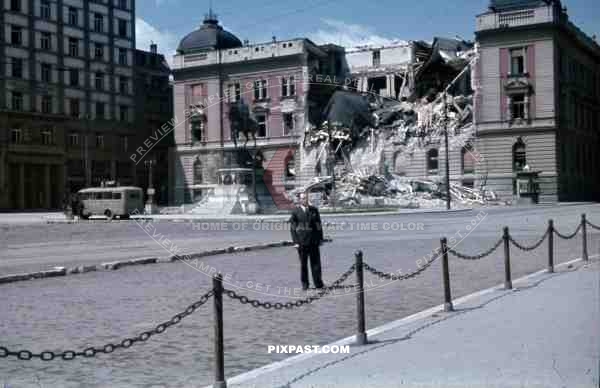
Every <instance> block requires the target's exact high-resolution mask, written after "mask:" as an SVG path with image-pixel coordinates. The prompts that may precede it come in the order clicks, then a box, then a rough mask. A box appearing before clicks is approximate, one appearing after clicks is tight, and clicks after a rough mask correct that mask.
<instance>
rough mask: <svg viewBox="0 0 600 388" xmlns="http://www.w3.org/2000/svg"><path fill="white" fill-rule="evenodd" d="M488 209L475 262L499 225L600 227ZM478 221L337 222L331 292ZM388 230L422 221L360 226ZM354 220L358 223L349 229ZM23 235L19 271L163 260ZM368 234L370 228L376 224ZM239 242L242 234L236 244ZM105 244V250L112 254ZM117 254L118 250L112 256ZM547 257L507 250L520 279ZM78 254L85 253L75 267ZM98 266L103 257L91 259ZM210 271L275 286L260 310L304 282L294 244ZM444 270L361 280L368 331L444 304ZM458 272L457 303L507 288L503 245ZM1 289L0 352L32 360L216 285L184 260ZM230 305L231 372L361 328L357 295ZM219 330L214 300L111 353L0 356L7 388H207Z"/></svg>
mask: <svg viewBox="0 0 600 388" xmlns="http://www.w3.org/2000/svg"><path fill="white" fill-rule="evenodd" d="M485 212H486V214H487V215H486V216H485V217H484V218H481V217H480V220H479V221H480V222H478V223H477V221H476V224H477V227H476V228H473V227H471V229H472V231H471V233H470V234H469V235H468V237H466V238H465V239H464V241H463V242H462V243H461V244H460V245H458V246H457V247H456V249H457V250H459V251H461V252H464V253H468V254H475V253H479V252H481V251H482V250H485V249H487V248H489V247H490V246H491V245H492V244H493V243H494V242H495V241H496V240H497V239H498V238H499V237H500V233H501V227H502V226H503V225H510V226H511V233H512V234H513V236H514V237H515V238H517V239H518V240H519V241H520V242H523V243H527V244H532V243H533V242H535V240H536V239H537V238H539V237H540V236H541V235H542V234H543V232H544V228H545V227H546V224H547V219H548V218H550V217H552V218H554V220H555V225H556V227H557V228H558V229H559V230H560V231H561V232H562V233H570V232H571V231H573V230H574V229H575V227H576V225H577V223H578V222H579V216H580V214H581V213H583V212H585V213H587V215H588V219H590V220H591V221H592V222H595V223H600V206H564V207H563V206H561V207H539V208H527V209H512V208H511V209H489V210H485ZM477 214H478V212H468V213H455V214H451V215H450V214H449V215H440V214H431V215H426V214H424V215H411V216H393V217H356V218H344V219H343V220H342V219H341V218H340V219H335V217H333V218H328V220H332V221H340V222H346V225H347V226H346V227H344V228H342V227H338V230H330V231H329V232H328V234H330V235H332V236H333V237H334V241H333V243H331V244H327V245H325V246H324V247H323V252H322V254H323V267H324V271H325V272H324V273H325V275H324V277H325V281H326V283H327V282H329V283H331V282H332V281H333V280H335V278H336V277H337V276H338V275H339V274H340V273H342V272H343V271H345V270H346V269H347V268H348V267H349V266H350V265H351V264H352V263H353V253H354V251H355V250H356V249H362V250H364V252H365V261H367V262H368V263H369V264H371V265H373V266H375V267H377V268H378V269H382V270H386V271H394V270H398V269H403V270H404V271H405V272H408V271H410V270H412V269H415V268H416V264H415V262H416V260H418V259H420V258H423V257H424V256H426V255H428V254H429V253H430V252H431V250H432V249H434V248H436V247H438V246H439V238H440V237H441V236H442V235H446V236H447V237H449V238H450V237H451V236H453V235H454V234H456V233H457V232H459V233H461V234H462V235H466V234H468V233H469V231H468V230H467V226H469V225H472V224H471V222H472V220H477ZM384 222H389V223H394V222H395V223H398V225H403V227H404V228H405V229H409V228H410V226H409V224H410V223H414V224H418V223H422V224H423V228H422V229H423V230H412V231H411V230H396V231H392V230H388V231H384V230H377V231H374V230H370V231H369V230H358V231H357V230H356V226H357V225H359V226H360V225H362V226H361V227H360V229H365V227H364V225H367V224H370V223H376V224H377V225H379V227H378V228H379V229H381V228H383V226H382V225H383V223H384ZM350 224H354V226H353V229H352V230H350V226H349V225H350ZM98 225H101V226H98ZM163 227H164V229H163ZM27 228H28V229H21V230H20V231H19V230H17V229H15V228H11V229H8V230H7V231H6V233H3V236H4V237H3V238H4V241H2V244H3V245H2V248H1V249H2V250H1V251H0V252H2V253H3V254H2V256H1V257H2V260H3V261H4V260H5V259H6V256H5V255H4V252H8V254H9V255H8V256H9V258H10V259H11V260H14V262H13V264H11V265H16V264H14V263H18V262H19V260H27V259H26V258H27V257H31V253H33V252H40V253H42V252H46V253H50V252H51V251H52V250H53V249H54V248H56V247H58V248H56V249H58V250H59V252H60V255H56V256H54V254H53V257H54V259H53V260H55V259H56V260H58V259H60V258H61V257H62V258H63V259H69V258H70V257H71V260H75V259H78V258H79V257H81V256H94V255H99V256H100V259H102V260H104V257H106V258H110V260H114V259H115V255H116V254H129V255H135V253H136V252H137V251H135V249H134V248H131V246H132V245H131V244H132V242H133V243H136V244H142V245H143V246H144V247H145V248H144V249H148V250H150V251H151V252H152V253H151V254H150V255H153V256H157V255H158V256H160V255H165V254H167V252H165V251H164V250H161V249H160V248H159V247H158V244H157V243H155V242H153V241H152V240H151V239H150V238H149V237H148V236H147V235H145V234H143V233H144V232H143V231H141V229H140V228H139V227H138V226H137V225H135V224H133V225H132V224H114V225H107V224H89V225H87V226H86V227H81V226H79V227H73V226H72V225H61V226H60V227H58V226H56V225H52V226H46V229H44V228H43V227H42V228H41V229H38V228H37V227H31V226H28V227H27ZM136 228H137V230H136ZM156 228H157V229H156V230H157V231H159V232H162V233H164V234H165V235H168V236H172V237H173V236H174V237H175V238H180V239H181V240H180V241H184V243H183V244H184V245H183V248H184V251H185V250H188V249H196V247H198V248H202V249H206V245H207V244H209V243H210V244H215V245H217V246H218V243H219V242H221V243H222V241H224V240H223V239H228V240H226V241H227V242H231V243H232V244H234V245H237V244H238V243H239V242H240V240H241V239H256V241H261V240H281V239H286V238H288V234H287V231H273V232H270V231H256V232H254V231H252V232H248V233H246V234H241V233H240V232H237V233H233V232H227V233H223V232H221V233H219V232H213V233H206V232H199V231H197V230H196V231H194V230H192V228H191V227H190V226H189V225H181V224H171V223H168V224H166V223H165V224H156ZM341 229H343V230H341ZM370 229H373V227H372V225H371V227H370ZM75 230H76V231H77V232H78V233H82V234H83V235H85V236H86V241H89V243H88V244H89V245H90V246H86V244H82V241H81V239H79V240H75V239H73V240H71V239H70V237H69V236H70V234H71V233H72V232H73V231H75ZM138 231H139V232H138ZM126 232H128V233H130V234H129V235H128V234H125V233H126ZM240 235H242V236H243V237H242V238H240V237H239V236H240ZM248 236H250V237H248ZM42 238H44V239H46V241H47V240H51V241H53V243H51V245H48V246H45V247H44V246H36V244H48V243H45V242H43V241H41V239H42ZM217 238H220V239H221V240H217ZM599 238H600V234H598V233H597V232H594V233H592V232H591V231H590V235H589V251H590V254H595V253H598V252H600V243H599ZM55 241H58V242H55ZM178 241H179V240H178ZM186 241H187V243H186ZM61 242H62V243H63V244H64V245H61ZM105 242H106V243H105ZM54 244H56V245H54ZM119 244H122V245H119ZM185 244H188V245H185ZM555 244H556V253H555V257H556V259H555V260H556V261H557V262H561V261H566V260H568V259H571V258H575V257H580V256H581V240H580V237H576V238H575V239H572V240H569V241H563V240H559V239H557V238H555ZM240 245H242V244H240ZM19 246H24V248H23V251H24V252H23V253H20V250H19V249H18V247H19ZM7 247H8V248H7ZM102 247H105V248H104V251H103V250H102ZM117 248H119V249H120V250H118V251H117V250H116V249H117ZM546 249H547V244H545V243H544V244H542V246H541V247H540V248H539V249H538V250H536V251H534V252H529V253H526V252H521V251H518V250H517V249H516V248H514V247H512V248H511V254H512V271H513V277H514V278H516V277H518V276H520V275H523V274H526V273H530V272H534V271H536V270H539V269H543V268H545V267H546V260H547V251H546ZM71 252H73V253H71ZM111 254H112V255H111ZM80 255H81V256H80ZM59 256H60V257H59ZM73 256H77V257H76V258H75V259H73ZM135 256H138V255H135ZM98 259H99V258H97V257H95V256H94V260H98ZM42 262H43V261H42ZM203 262H204V263H205V264H206V265H211V266H214V267H215V268H217V269H218V270H219V271H221V272H223V273H229V274H231V275H232V277H233V279H234V281H233V283H234V284H238V285H240V286H247V285H248V281H250V282H253V283H251V284H253V285H254V284H255V283H256V282H260V283H261V284H262V285H263V289H264V286H265V285H271V288H270V290H271V291H270V295H264V293H256V292H255V291H256V289H255V288H254V287H251V288H252V289H247V290H243V291H240V292H241V293H244V294H248V295H249V296H251V297H255V298H258V299H261V300H284V301H288V300H289V299H288V298H287V297H285V295H282V294H278V293H277V292H278V291H277V290H278V288H279V289H284V288H288V289H293V288H294V287H298V285H299V279H298V277H299V274H298V261H297V259H296V257H295V252H294V250H293V249H292V248H278V249H271V250H266V251H256V252H245V253H240V254H231V255H222V256H216V257H211V258H205V259H204V260H203ZM38 264H39V262H38ZM440 264H441V263H440V262H439V261H438V262H436V263H434V264H433V265H432V266H431V268H430V269H428V270H427V271H425V272H424V273H423V275H422V276H420V277H418V278H415V279H412V280H407V281H402V282H393V283H391V284H382V283H380V282H379V281H378V280H376V279H375V278H373V277H371V275H366V279H367V281H368V282H371V283H369V284H373V285H376V286H377V287H376V288H372V289H369V290H368V292H367V295H366V301H367V308H366V310H367V326H368V327H374V326H377V325H381V324H383V323H385V322H388V321H391V320H394V319H398V318H401V317H403V316H407V315H409V314H411V313H414V312H417V311H420V310H423V309H425V308H427V307H431V306H434V305H437V304H439V303H441V302H442V298H443V290H442V285H441V276H442V275H441V265H440ZM7 267H10V266H7ZM450 270H451V275H450V276H451V282H452V291H453V296H454V297H459V296H461V295H465V294H467V293H470V292H472V291H475V290H478V289H482V288H486V287H489V286H492V285H496V284H498V283H501V282H502V280H503V274H504V272H503V271H504V269H503V258H502V250H501V248H500V249H499V250H498V251H496V252H495V253H493V254H492V255H491V256H489V257H487V258H485V259H483V260H481V261H478V262H467V261H462V260H458V259H456V258H453V259H451V262H450ZM352 279H353V277H351V278H350V279H349V281H351V280H352ZM231 287H232V286H229V288H231ZM0 288H1V295H2V296H1V297H0V300H1V303H0V317H1V318H0V339H1V340H0V342H1V343H0V346H4V345H8V347H10V348H17V349H21V348H23V349H30V350H33V351H42V350H46V349H51V350H60V349H62V350H65V349H75V350H77V349H84V348H85V347H87V346H90V345H96V346H97V345H101V344H104V343H106V342H112V341H116V340H121V339H123V338H125V337H129V336H132V335H134V334H138V333H139V332H142V331H145V330H147V329H149V328H152V327H154V324H156V323H158V322H162V321H164V320H166V319H168V318H170V317H171V316H172V315H173V314H175V313H177V312H179V311H180V310H181V309H182V308H184V307H185V306H187V305H188V304H190V303H191V302H193V301H195V300H197V299H198V297H199V296H200V295H201V294H202V293H203V292H204V291H205V290H207V289H209V288H210V278H209V277H207V276H206V275H205V274H202V273H200V272H198V271H196V270H194V269H193V268H190V267H189V266H186V265H184V264H182V263H178V264H158V265H152V266H145V267H132V268H125V269H122V270H119V271H114V272H97V273H89V274H83V275H77V276H71V277H67V278H55V279H42V280H36V281H30V282H22V283H15V284H10V285H4V286H0ZM224 304H225V349H226V357H225V361H226V374H227V376H233V375H235V374H238V373H241V372H244V371H247V370H250V369H253V368H256V367H258V366H261V365H264V364H266V363H269V362H272V361H276V360H279V359H281V358H282V357H284V355H279V356H278V355H272V354H271V355H269V354H267V345H269V344H289V343H300V344H311V345H317V344H324V343H329V342H331V341H333V340H336V339H339V338H341V337H345V336H347V335H350V334H352V333H353V332H354V330H355V298H354V296H353V295H338V296H336V297H327V298H324V299H323V300H321V301H319V302H316V303H314V304H312V305H309V306H304V307H302V308H300V309H298V310H294V311H286V310H282V311H274V310H269V311H265V310H263V309H261V310H258V309H254V308H252V307H250V306H249V305H241V304H240V303H239V302H237V301H233V300H230V299H228V298H225V303H224ZM212 334H213V332H212V305H211V304H210V303H209V304H208V305H206V306H204V307H201V308H200V309H199V310H198V311H197V312H196V313H194V314H193V315H192V316H190V317H188V318H186V319H185V320H184V321H183V322H182V323H181V324H179V325H177V326H175V327H173V328H170V329H169V330H167V332H165V333H163V334H161V335H159V336H156V337H153V338H151V339H150V340H149V341H148V342H146V343H144V344H141V345H135V346H133V347H132V348H130V349H128V350H120V351H116V352H115V353H113V354H111V355H100V356H98V357H96V358H94V359H76V360H74V361H70V362H64V361H54V362H51V363H42V362H41V361H28V362H24V361H18V360H14V359H0V384H2V383H6V384H8V385H9V386H11V387H13V386H14V387H30V386H31V387H40V386H42V387H57V386H60V387H80V386H86V387H188V386H189V387H191V386H202V385H204V384H208V383H210V382H211V379H212V375H213V374H212V372H211V369H210V368H211V365H212V361H213V360H212V342H211V341H212ZM0 386H1V385H0Z"/></svg>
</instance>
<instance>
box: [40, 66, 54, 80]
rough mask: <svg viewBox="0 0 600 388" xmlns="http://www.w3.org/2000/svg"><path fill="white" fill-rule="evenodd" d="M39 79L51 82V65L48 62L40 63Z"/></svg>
mask: <svg viewBox="0 0 600 388" xmlns="http://www.w3.org/2000/svg"><path fill="white" fill-rule="evenodd" d="M41 68H42V71H41V74H40V75H41V80H42V82H52V65H51V64H49V63H42V65H41Z"/></svg>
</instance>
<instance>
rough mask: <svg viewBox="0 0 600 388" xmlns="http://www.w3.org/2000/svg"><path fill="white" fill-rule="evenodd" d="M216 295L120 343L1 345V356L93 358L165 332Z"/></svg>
mask: <svg viewBox="0 0 600 388" xmlns="http://www.w3.org/2000/svg"><path fill="white" fill-rule="evenodd" d="M213 295H214V291H213V290H210V291H208V292H207V293H205V294H204V295H202V297H201V298H200V299H199V300H198V301H196V302H194V303H192V304H190V305H189V306H188V307H187V308H185V309H184V310H183V311H182V312H180V313H177V314H175V315H173V317H172V318H171V319H169V320H168V321H165V322H163V323H160V324H158V325H156V327H155V328H154V329H152V330H148V331H144V332H142V333H140V334H138V335H137V336H135V337H130V338H125V339H124V340H122V341H121V342H119V343H108V344H106V345H104V346H96V347H88V348H86V349H84V350H82V351H74V350H65V351H60V352H55V351H51V350H45V351H43V352H41V353H34V352H32V351H29V350H19V351H13V350H9V349H8V348H6V347H0V358H7V357H11V356H12V357H17V358H18V359H19V360H31V359H40V360H42V361H52V360H54V359H56V358H60V359H62V360H66V361H69V360H73V359H75V358H76V357H85V358H91V357H95V356H96V355H98V354H110V353H112V352H114V351H115V350H118V349H127V348H130V347H131V346H132V345H134V344H136V343H141V342H146V341H148V340H149V339H150V337H152V336H154V335H156V334H161V333H164V332H165V331H166V330H167V329H168V328H169V327H171V326H174V325H177V324H178V323H180V322H181V321H182V320H183V319H184V318H185V317H187V316H189V315H191V314H193V313H194V312H195V311H196V310H197V309H198V308H200V307H201V306H202V305H204V304H205V303H206V302H208V300H209V299H210V298H211V297H212V296H213Z"/></svg>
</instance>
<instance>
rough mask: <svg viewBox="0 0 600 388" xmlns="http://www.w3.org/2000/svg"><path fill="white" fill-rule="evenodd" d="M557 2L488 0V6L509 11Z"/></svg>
mask: <svg viewBox="0 0 600 388" xmlns="http://www.w3.org/2000/svg"><path fill="white" fill-rule="evenodd" d="M551 3H559V4H560V1H559V0H490V5H489V8H490V9H492V10H494V11H500V12H502V11H510V10H516V9H521V8H535V7H539V6H547V5H549V4H551Z"/></svg>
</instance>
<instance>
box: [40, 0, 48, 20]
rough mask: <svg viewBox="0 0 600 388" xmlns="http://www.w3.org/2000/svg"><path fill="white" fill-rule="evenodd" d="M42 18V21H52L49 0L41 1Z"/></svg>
mask: <svg viewBox="0 0 600 388" xmlns="http://www.w3.org/2000/svg"><path fill="white" fill-rule="evenodd" d="M40 17H41V18H42V19H50V1H49V0H41V1H40Z"/></svg>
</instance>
